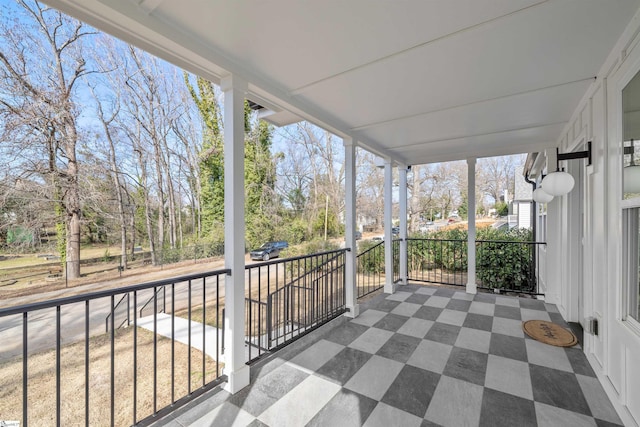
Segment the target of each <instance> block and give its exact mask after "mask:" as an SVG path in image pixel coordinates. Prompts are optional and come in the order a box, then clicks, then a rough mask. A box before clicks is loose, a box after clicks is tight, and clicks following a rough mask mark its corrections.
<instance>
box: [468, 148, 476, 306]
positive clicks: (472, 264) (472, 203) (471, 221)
mask: <svg viewBox="0 0 640 427" xmlns="http://www.w3.org/2000/svg"><path fill="white" fill-rule="evenodd" d="M467 208H468V209H467V224H468V225H469V227H468V229H469V233H468V238H467V293H469V294H476V293H477V292H478V290H477V285H476V159H475V158H471V159H467Z"/></svg>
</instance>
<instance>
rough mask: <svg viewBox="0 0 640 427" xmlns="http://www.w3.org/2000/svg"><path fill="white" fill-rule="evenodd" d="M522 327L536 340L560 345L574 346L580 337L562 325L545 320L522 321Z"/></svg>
mask: <svg viewBox="0 0 640 427" xmlns="http://www.w3.org/2000/svg"><path fill="white" fill-rule="evenodd" d="M522 329H524V331H525V332H526V334H527V335H529V336H530V337H531V338H533V339H534V340H538V341H540V342H543V343H545V344H551V345H555V346H558V347H572V346H574V345H576V344H577V343H578V339H577V338H576V336H575V335H573V333H572V332H571V331H568V330H566V329H565V328H563V327H562V326H560V325H558V324H555V323H551V322H546V321H544V320H527V321H526V322H522Z"/></svg>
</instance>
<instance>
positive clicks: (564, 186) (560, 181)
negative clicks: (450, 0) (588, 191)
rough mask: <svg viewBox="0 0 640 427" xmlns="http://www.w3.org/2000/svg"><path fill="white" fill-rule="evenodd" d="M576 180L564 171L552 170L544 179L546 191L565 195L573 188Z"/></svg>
mask: <svg viewBox="0 0 640 427" xmlns="http://www.w3.org/2000/svg"><path fill="white" fill-rule="evenodd" d="M574 185H575V180H574V179H573V177H572V176H571V174H568V173H567V172H564V171H556V172H551V173H550V174H549V175H547V176H545V177H544V179H543V180H542V188H544V192H545V193H547V194H549V195H551V196H564V195H565V194H567V193H568V192H569V191H571V190H572V189H573V186H574Z"/></svg>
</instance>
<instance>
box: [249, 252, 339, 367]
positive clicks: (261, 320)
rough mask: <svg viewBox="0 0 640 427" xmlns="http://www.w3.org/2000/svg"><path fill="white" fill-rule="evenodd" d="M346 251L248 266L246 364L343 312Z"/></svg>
mask: <svg viewBox="0 0 640 427" xmlns="http://www.w3.org/2000/svg"><path fill="white" fill-rule="evenodd" d="M345 253H346V250H345V249H340V250H335V251H328V252H322V253H318V254H312V255H305V256H300V257H295V258H286V259H281V260H276V261H269V262H265V263H259V264H252V265H248V266H246V271H245V273H246V278H245V282H246V284H247V287H246V296H245V304H246V305H245V307H246V313H245V314H246V339H245V341H246V343H247V344H248V348H249V350H248V351H249V355H248V358H249V361H250V362H253V361H255V360H257V359H258V358H260V357H261V356H262V355H264V354H265V353H266V352H269V351H273V350H275V349H278V348H280V347H283V346H284V345H287V344H288V343H290V342H292V341H293V340H295V339H297V338H299V337H301V336H303V335H304V334H306V333H307V332H310V331H311V330H313V329H315V328H317V327H318V326H321V325H322V324H324V323H326V322H328V321H329V320H332V319H334V318H336V317H337V316H339V315H341V314H342V313H344V311H345V295H344V292H345V269H344V265H345Z"/></svg>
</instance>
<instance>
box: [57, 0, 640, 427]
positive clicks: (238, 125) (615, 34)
mask: <svg viewBox="0 0 640 427" xmlns="http://www.w3.org/2000/svg"><path fill="white" fill-rule="evenodd" d="M48 3H49V4H51V5H52V6H55V7H57V8H59V9H61V10H62V11H64V12H67V13H69V14H70V15H72V16H75V17H77V18H79V19H82V20H84V21H86V22H88V23H89V24H92V25H94V26H96V27H97V28H99V29H101V30H104V31H106V32H109V33H111V34H113V35H115V36H118V37H120V38H122V39H124V40H125V41H127V42H129V43H132V44H135V45H137V46H139V47H140V48H143V49H145V50H147V51H149V52H151V53H153V54H155V55H158V56H160V57H162V58H164V59H166V60H168V61H170V62H172V63H174V64H176V65H178V66H180V67H182V68H184V69H186V70H188V71H191V72H193V73H196V74H198V75H200V76H202V77H204V78H207V79H210V80H212V81H214V82H216V83H219V84H221V87H222V90H223V92H224V94H225V101H224V103H225V104H224V114H225V119H224V120H225V217H226V218H229V220H228V221H226V222H225V227H226V229H225V245H226V247H225V255H226V266H225V267H226V268H227V269H228V270H229V271H231V272H232V274H231V275H229V276H227V277H226V289H227V293H226V298H227V299H226V304H227V312H226V313H227V315H226V316H227V318H226V320H227V322H226V328H227V333H228V339H227V349H226V351H227V353H226V356H227V365H226V368H227V369H228V371H229V384H228V387H229V389H230V390H232V391H236V390H239V389H241V388H242V387H244V386H245V385H246V384H248V381H249V373H248V371H249V370H248V368H247V367H246V365H245V364H244V361H243V354H244V353H243V335H242V332H237V331H241V330H243V325H244V323H243V322H244V319H243V304H244V295H243V291H244V289H243V287H244V284H243V283H242V280H243V275H241V274H234V273H235V272H238V271H242V270H243V269H244V253H243V250H244V223H243V221H242V218H243V217H244V209H243V206H244V200H243V196H242V195H243V191H242V186H243V176H244V175H243V160H242V149H243V145H242V143H243V141H242V136H243V128H242V114H243V110H242V105H243V102H244V99H245V98H248V99H250V100H251V101H253V102H255V103H257V104H259V105H261V106H263V107H264V108H263V109H262V110H261V112H260V114H261V116H262V117H263V118H264V119H266V120H269V121H271V122H273V123H275V124H278V125H284V124H288V123H294V122H296V121H299V120H301V119H305V120H309V121H311V122H313V123H315V124H317V125H319V126H321V127H323V128H324V129H326V130H328V131H330V132H332V133H334V134H335V135H337V136H339V137H341V138H342V139H343V140H344V144H345V164H346V182H347V191H346V247H347V248H354V247H355V178H354V177H355V175H354V168H355V159H354V153H355V147H356V146H360V147H362V148H364V149H366V150H369V151H371V152H373V153H375V154H377V155H379V156H381V157H382V158H383V159H384V166H385V179H386V183H387V185H385V200H386V201H387V203H386V206H385V218H386V219H385V221H384V222H385V225H386V230H385V236H386V237H385V240H386V241H390V240H391V213H392V211H391V200H392V185H391V183H392V182H391V178H392V174H391V168H392V167H394V166H399V168H400V173H399V179H400V187H401V188H404V187H406V185H405V184H406V170H407V167H408V166H409V165H412V164H426V163H432V162H441V161H450V160H462V159H465V160H467V163H468V171H469V180H468V181H469V188H470V189H471V191H470V192H469V194H474V191H473V189H474V187H475V185H474V184H475V183H474V177H475V161H476V159H477V158H479V157H489V156H497V155H507V154H516V153H532V154H531V157H530V159H531V161H530V162H529V163H528V166H529V167H528V170H526V171H525V172H526V174H527V176H528V177H529V178H530V179H532V180H536V181H537V182H538V183H540V181H541V178H542V175H547V176H549V175H550V174H551V173H552V172H553V171H555V170H556V157H557V156H556V148H559V153H560V154H568V153H571V152H575V151H584V150H585V149H586V147H587V146H588V143H589V142H591V162H590V164H589V163H588V161H587V160H584V159H573V160H565V161H561V162H560V166H561V167H564V168H565V169H566V170H567V171H568V172H569V173H570V174H571V175H572V176H573V178H574V179H575V183H576V184H575V188H574V189H573V190H572V191H571V192H569V193H568V194H566V195H564V196H556V197H555V198H554V199H553V200H552V201H551V202H549V203H548V205H547V210H546V212H547V214H546V217H545V218H546V219H544V227H538V233H545V234H546V242H547V245H546V248H545V249H542V250H541V252H540V254H539V260H540V263H539V273H540V277H539V282H540V284H541V289H540V291H541V292H542V293H544V294H545V297H546V300H547V301H548V302H551V303H554V304H557V305H558V307H559V309H560V311H561V313H562V315H563V316H564V317H565V319H566V320H568V321H574V322H580V323H581V324H583V325H584V326H585V328H586V329H587V330H590V331H591V332H592V333H587V334H586V335H585V345H584V351H585V353H586V354H587V355H588V358H589V361H590V363H591V365H592V366H593V368H594V370H595V371H596V372H597V374H598V377H599V379H600V381H601V382H602V384H603V386H604V387H605V389H606V391H607V393H608V395H609V396H610V398H611V400H612V401H613V402H614V404H615V405H616V408H617V410H618V412H619V414H620V415H621V417H622V420H623V421H624V422H625V424H627V425H638V424H640V363H639V361H640V313H639V307H638V292H639V285H638V267H639V264H640V260H639V256H638V246H639V244H638V240H639V237H638V236H639V223H640V220H639V217H640V214H639V213H640V198H635V197H631V196H626V195H625V193H624V192H623V165H629V164H631V162H630V161H629V156H630V154H628V155H626V156H627V160H626V163H625V161H624V157H625V154H624V147H623V146H624V145H625V143H624V141H630V140H631V139H634V140H636V139H640V135H637V134H636V133H635V129H636V128H638V127H640V126H638V124H637V123H636V120H637V117H638V114H637V112H638V108H640V93H639V91H638V90H637V89H636V88H637V86H638V85H637V81H638V80H640V77H636V76H638V75H639V73H640V47H639V46H638V44H639V43H638V42H639V41H640V12H639V11H638V8H639V7H640V1H638V0H608V1H604V0H566V1H562V0H546V1H545V0H542V1H540V0H487V1H477V0H455V1H444V0H443V1H429V2H425V1H421V0H407V1H403V2H389V1H386V0H379V1H372V0H353V1H323V2H300V1H271V2H256V1H253V2H251V1H242V0H238V1H227V2H223V1H196V0H184V1H167V0H109V1H104V0H49V1H48ZM629 144H630V143H629V142H627V145H629ZM628 151H629V150H628ZM535 153H537V154H535ZM627 181H629V180H627ZM627 183H628V182H627ZM543 188H544V185H543ZM636 195H637V194H636ZM399 198H400V200H399V203H400V218H401V230H400V237H401V238H405V237H406V194H404V195H403V194H400V195H399ZM474 205H475V201H474V200H469V211H473V210H474ZM536 212H539V210H536ZM403 218H404V220H403ZM539 221H540V220H539ZM474 235H475V225H474V224H473V223H472V224H470V227H469V236H470V237H469V246H468V248H469V272H468V277H469V284H468V286H467V291H468V292H469V293H475V291H476V287H475V283H474V282H475V279H474V278H475V264H474V262H473V261H474V257H475V246H474V243H473V240H474ZM404 245H405V246H404V249H403V248H402V247H401V249H400V253H401V254H403V251H404V254H405V255H404V256H405V257H406V242H405V244H404ZM391 255H392V254H391V245H387V259H388V261H387V262H388V264H387V267H392V265H391V264H390V263H391ZM405 259H406V258H405ZM354 260H355V251H352V252H350V255H349V258H348V260H347V276H348V280H351V281H353V278H354V277H355V272H354ZM405 264H406V263H403V262H400V265H401V266H402V265H405ZM400 276H401V277H406V271H404V272H400ZM393 290H394V284H393V283H388V286H387V287H386V288H385V291H387V292H393ZM346 299H347V303H346V307H347V309H348V310H349V313H350V315H351V316H357V315H358V307H357V303H356V298H355V296H354V293H353V289H351V290H349V288H348V289H347V295H346ZM588 319H594V320H597V325H598V327H597V333H596V330H595V324H596V322H593V321H590V320H589V321H588ZM588 326H589V327H588ZM234 331H236V332H235V333H234Z"/></svg>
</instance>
